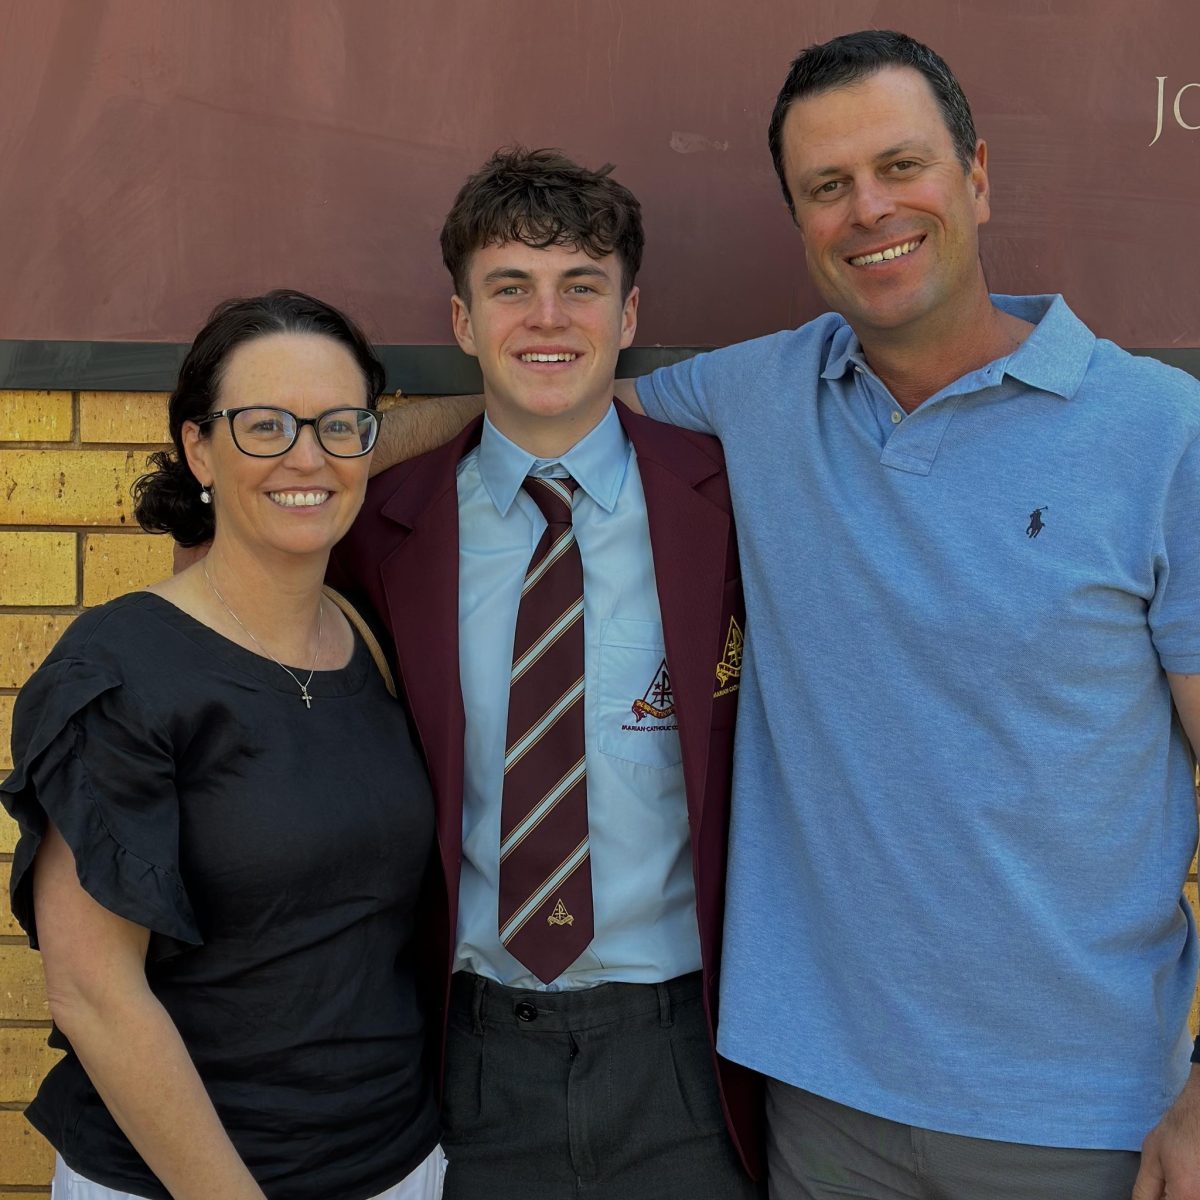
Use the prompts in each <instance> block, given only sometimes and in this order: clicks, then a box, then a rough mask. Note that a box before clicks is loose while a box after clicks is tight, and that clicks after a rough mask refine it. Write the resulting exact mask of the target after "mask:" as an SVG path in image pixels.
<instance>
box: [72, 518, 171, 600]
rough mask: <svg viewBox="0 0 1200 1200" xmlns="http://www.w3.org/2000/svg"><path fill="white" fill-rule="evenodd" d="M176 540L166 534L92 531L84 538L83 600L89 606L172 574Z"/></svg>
mask: <svg viewBox="0 0 1200 1200" xmlns="http://www.w3.org/2000/svg"><path fill="white" fill-rule="evenodd" d="M174 549H175V543H174V541H173V540H172V539H171V538H169V537H167V536H165V535H164V534H152V533H136V534H135V533H89V534H87V535H86V536H85V537H84V539H83V602H84V604H86V605H87V606H88V607H91V606H93V605H96V604H103V603H104V602H105V601H106V600H111V599H112V598H113V597H114V596H120V595H122V594H123V593H125V592H132V591H136V590H137V589H138V588H141V587H145V586H146V585H147V584H148V583H154V582H156V581H157V580H159V579H166V578H167V577H168V576H169V575H170V574H171V555H172V552H173V551H174Z"/></svg>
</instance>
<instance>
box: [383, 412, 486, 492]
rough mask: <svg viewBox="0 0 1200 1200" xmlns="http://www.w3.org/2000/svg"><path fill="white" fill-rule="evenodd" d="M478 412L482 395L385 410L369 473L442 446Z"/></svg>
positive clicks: (384, 469) (385, 468)
mask: <svg viewBox="0 0 1200 1200" xmlns="http://www.w3.org/2000/svg"><path fill="white" fill-rule="evenodd" d="M481 412H483V397H482V396H434V397H432V398H431V399H429V400H412V401H409V402H408V403H406V404H400V405H397V406H396V407H395V408H389V409H388V410H387V415H386V416H385V417H384V419H383V421H382V423H381V424H380V426H379V440H378V441H377V442H376V443H375V452H374V455H373V456H372V458H371V474H372V475H378V474H379V472H380V471H386V470H387V469H388V467H394V466H395V465H396V464H397V463H398V462H404V460H405V459H408V458H416V456H417V455H418V454H424V453H425V452H426V451H427V450H436V449H437V448H438V447H439V446H444V445H445V444H446V443H447V442H448V441H449V440H450V439H451V438H452V437H454V435H455V434H456V433H460V432H461V431H462V430H463V429H465V428H466V426H467V425H468V424H469V423H470V422H471V421H473V420H474V419H475V418H476V417H477V416H479V414H480V413H481Z"/></svg>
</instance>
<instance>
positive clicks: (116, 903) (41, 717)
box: [0, 658, 202, 959]
mask: <svg viewBox="0 0 1200 1200" xmlns="http://www.w3.org/2000/svg"><path fill="white" fill-rule="evenodd" d="M13 762H14V764H15V765H14V767H13V770H12V773H11V774H10V775H9V777H8V779H6V780H5V781H4V783H3V784H0V802H2V803H3V804H4V807H5V808H6V809H7V810H8V812H9V814H10V815H11V816H12V817H13V818H14V819H15V820H16V822H17V824H18V825H19V826H20V830H21V836H20V840H19V842H18V843H17V848H16V851H15V853H14V855H13V864H12V881H11V894H12V906H13V913H14V915H15V916H16V918H17V920H18V921H20V923H21V926H22V927H23V928H24V930H25V932H26V933H27V934H28V935H29V943H30V945H31V946H33V947H35V948H36V947H37V925H36V920H35V914H34V911H33V888H32V875H33V873H32V870H31V867H32V866H33V860H34V856H35V855H36V854H37V850H38V847H39V846H40V845H41V842H42V838H43V837H44V836H45V832H46V822H47V821H48V820H49V821H52V822H53V823H54V825H55V827H56V828H57V829H58V831H59V832H60V833H61V834H62V836H63V838H64V840H65V841H66V843H67V845H68V846H70V848H71V851H72V853H73V854H74V856H75V868H76V871H77V873H78V875H79V882H80V884H81V885H82V887H83V889H84V890H85V891H86V892H87V893H88V895H90V896H91V897H92V898H93V899H94V900H96V901H97V903H99V904H101V905H103V906H104V907H105V908H107V909H108V910H109V911H110V912H113V913H116V914H117V915H118V916H120V917H124V918H125V919H126V920H127V921H132V922H133V923H134V924H137V925H141V926H142V927H143V928H145V929H148V930H150V932H151V935H152V937H151V946H150V953H151V955H152V957H154V958H157V959H161V958H167V957H171V956H172V955H173V954H176V953H179V952H180V951H182V950H184V949H186V948H187V947H189V946H197V945H200V944H201V942H202V938H201V936H200V931H199V929H198V927H197V923H196V918H195V915H194V914H193V911H192V905H191V902H190V900H189V899H188V895H187V891H186V889H185V888H184V883H183V879H182V877H181V874H180V869H179V824H180V821H179V805H178V798H177V795H176V791H175V765H174V756H173V752H172V747H171V744H170V739H169V738H168V736H167V735H166V732H165V730H164V729H163V728H162V726H161V725H160V723H159V722H158V721H156V720H154V719H153V718H152V717H151V716H150V714H148V713H147V712H146V711H145V706H144V705H143V704H142V703H140V702H139V700H138V698H137V697H136V696H135V695H134V694H133V693H132V692H131V690H130V689H129V688H128V687H126V686H125V685H124V683H123V681H122V680H121V678H120V677H119V675H118V674H117V672H116V671H115V670H114V669H112V668H110V667H107V666H100V665H96V664H94V663H89V662H85V661H81V660H78V659H70V658H64V659H58V660H53V661H50V662H47V663H46V664H45V665H44V666H42V667H41V669H40V670H38V671H37V673H36V674H34V676H33V677H32V678H31V679H30V680H29V682H28V683H27V684H26V685H25V687H24V688H23V689H22V691H21V694H20V696H19V697H18V698H17V704H16V709H15V712H14V714H13Z"/></svg>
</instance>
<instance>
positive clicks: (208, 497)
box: [200, 487, 212, 504]
mask: <svg viewBox="0 0 1200 1200" xmlns="http://www.w3.org/2000/svg"><path fill="white" fill-rule="evenodd" d="M200 503H201V504H211V503H212V488H211V487H202V488H201V489H200Z"/></svg>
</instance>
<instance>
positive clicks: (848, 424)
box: [638, 297, 1200, 1149]
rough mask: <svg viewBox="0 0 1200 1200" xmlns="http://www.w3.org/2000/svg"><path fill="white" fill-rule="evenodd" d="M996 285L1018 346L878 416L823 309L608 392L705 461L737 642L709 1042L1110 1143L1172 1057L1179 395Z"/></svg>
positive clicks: (1185, 962)
mask: <svg viewBox="0 0 1200 1200" xmlns="http://www.w3.org/2000/svg"><path fill="white" fill-rule="evenodd" d="M994 299H995V301H996V303H997V304H999V305H1000V306H1001V307H1002V308H1004V309H1006V310H1007V311H1009V312H1012V313H1014V314H1016V315H1017V316H1020V317H1023V318H1025V319H1026V320H1029V321H1032V322H1034V323H1036V328H1035V330H1034V331H1033V333H1032V334H1031V335H1030V336H1029V337H1028V339H1027V340H1026V341H1025V342H1024V343H1023V344H1022V345H1021V346H1020V347H1019V348H1018V349H1017V350H1016V351H1015V352H1013V353H1012V354H1011V355H1009V356H1007V357H1005V358H1001V359H998V360H997V361H995V362H992V363H990V364H988V365H987V366H986V367H983V368H982V369H980V370H978V371H975V372H972V373H970V374H969V375H967V376H964V377H963V378H961V379H959V380H957V381H955V382H954V383H952V384H951V385H949V386H948V387H946V388H944V389H943V390H942V391H940V392H938V393H937V394H936V395H934V396H932V397H931V398H930V399H929V400H928V401H926V403H925V404H923V405H922V406H921V407H920V408H918V409H917V410H916V411H915V412H913V413H912V414H909V415H906V414H905V413H904V412H903V410H902V409H901V408H900V406H899V405H898V404H897V403H896V402H895V400H894V399H893V398H892V397H891V396H890V394H889V393H888V391H887V389H886V388H885V387H884V385H883V384H882V382H881V381H880V380H879V379H878V378H877V377H876V376H875V375H874V373H873V372H872V371H871V369H870V367H869V366H868V365H867V362H866V360H865V358H864V357H863V355H862V353H861V349H860V347H859V345H858V342H857V340H856V339H855V337H854V334H853V333H852V331H851V330H850V328H849V326H847V325H846V323H845V322H844V321H843V320H842V319H841V318H840V317H838V316H836V315H833V314H829V315H826V316H823V317H820V318H818V319H817V320H816V321H813V322H811V323H810V324H808V325H805V326H804V327H802V328H800V329H797V330H791V331H786V332H782V333H778V334H774V335H772V336H770V337H766V338H761V339H758V340H756V341H752V342H747V343H743V344H741V345H737V346H732V347H729V348H728V349H725V350H720V351H716V352H714V353H711V354H706V355H702V356H699V357H697V358H694V359H691V360H689V361H688V362H685V363H680V364H678V365H677V366H674V367H670V368H666V369H663V370H660V371H656V372H655V373H654V374H653V375H651V376H649V377H647V378H646V379H643V380H641V381H640V382H639V387H638V391H639V395H640V397H641V400H642V403H643V405H644V406H645V408H646V411H647V412H648V413H649V414H650V415H651V416H653V417H657V418H659V419H663V420H668V421H672V422H675V423H676V424H681V425H685V426H688V427H689V428H693V429H700V430H704V431H706V432H711V433H715V434H716V435H717V436H718V437H719V438H720V439H721V441H722V443H723V444H724V448H725V455H726V460H727V463H728V469H729V478H730V483H731V487H732V490H733V502H734V510H735V513H736V516H737V522H738V537H739V544H740V548H741V557H742V569H743V576H744V583H745V590H746V605H747V621H748V628H750V629H753V636H752V637H750V638H748V639H747V643H746V646H747V651H746V659H745V663H744V667H743V674H742V690H741V700H740V708H739V716H738V729H737V743H736V746H737V749H736V760H735V774H734V808H733V822H732V827H731V839H730V861H729V878H728V899H727V923H726V932H725V946H724V960H723V971H722V988H721V1022H720V1041H719V1048H720V1050H721V1052H722V1053H723V1054H724V1055H726V1056H727V1057H729V1058H731V1059H734V1060H736V1061H738V1062H742V1063H745V1064H746V1065H748V1066H750V1067H754V1068H756V1069H758V1070H760V1071H763V1072H765V1073H767V1074H769V1075H772V1076H775V1077H777V1078H779V1079H782V1080H784V1081H786V1082H787V1083H790V1084H794V1085H796V1086H799V1087H803V1088H807V1089H809V1090H811V1091H813V1092H816V1093H819V1094H821V1095H823V1096H828V1097H830V1098H832V1099H834V1100H837V1101H840V1102H841V1103H844V1104H848V1105H851V1106H853V1107H855V1108H858V1109H862V1110H865V1111H867V1112H871V1113H875V1114H878V1115H881V1116H884V1117H888V1118H891V1119H893V1120H897V1121H902V1122H905V1123H908V1124H913V1125H918V1126H921V1127H924V1128H929V1129H936V1130H942V1131H946V1132H950V1133H958V1134H967V1135H972V1136H976V1137H983V1138H994V1139H1001V1140H1008V1141H1017V1142H1027V1143H1034V1144H1043V1145H1061V1146H1074V1147H1101V1148H1103V1147H1106V1148H1126V1149H1134V1148H1137V1147H1138V1146H1139V1145H1140V1143H1141V1139H1142V1137H1143V1136H1144V1135H1145V1133H1146V1132H1147V1130H1148V1129H1149V1128H1150V1127H1151V1126H1152V1125H1153V1124H1154V1123H1155V1122H1156V1121H1157V1120H1158V1118H1159V1117H1160V1115H1161V1114H1162V1112H1163V1111H1164V1110H1165V1109H1166V1107H1167V1106H1168V1105H1169V1103H1170V1102H1171V1100H1172V1099H1173V1098H1174V1096H1175V1094H1176V1093H1177V1091H1178V1090H1179V1088H1180V1087H1181V1086H1182V1084H1183V1082H1184V1079H1185V1077H1186V1073H1187V1070H1188V1057H1189V1050H1190V1042H1189V1038H1188V1034H1187V1028H1186V1018H1187V1013H1188V1007H1189V1004H1190V1001H1191V997H1192V993H1193V988H1194V984H1195V978H1196V962H1197V944H1196V931H1195V929H1194V926H1193V921H1192V916H1191V912H1190V909H1189V907H1188V905H1187V903H1186V901H1185V900H1184V898H1183V896H1182V888H1183V882H1184V879H1185V877H1186V874H1187V870H1188V864H1189V860H1190V858H1191V855H1192V851H1193V848H1194V846H1195V842H1196V812H1195V803H1194V797H1193V788H1192V781H1193V767H1192V759H1191V757H1190V753H1189V750H1188V747H1187V744H1186V740H1185V738H1184V737H1183V734H1182V731H1181V729H1180V727H1179V724H1178V722H1177V720H1175V719H1174V716H1173V709H1172V706H1171V700H1170V694H1169V690H1168V684H1167V680H1166V677H1165V674H1164V671H1173V672H1181V673H1192V672H1200V385H1198V384H1197V382H1196V381H1195V380H1194V379H1192V378H1191V377H1190V376H1188V375H1185V374H1183V373H1182V372H1179V371H1174V370H1171V369H1170V368H1168V367H1165V366H1163V365H1162V364H1160V363H1157V362H1154V361H1152V360H1148V359H1142V358H1134V357H1131V356H1130V355H1128V354H1126V353H1124V352H1123V351H1121V350H1119V349H1118V348H1117V347H1116V346H1114V345H1112V344H1111V343H1109V342H1106V341H1099V340H1097V339H1096V338H1095V337H1094V336H1093V335H1092V334H1091V333H1090V332H1089V331H1088V330H1087V328H1086V327H1085V326H1084V325H1083V324H1081V323H1080V321H1079V320H1078V319H1077V318H1076V317H1075V316H1074V315H1073V314H1072V313H1071V311H1070V309H1069V308H1068V307H1067V305H1066V304H1065V302H1064V301H1063V300H1062V299H1061V297H1029V298H1013V297H995V298H994Z"/></svg>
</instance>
